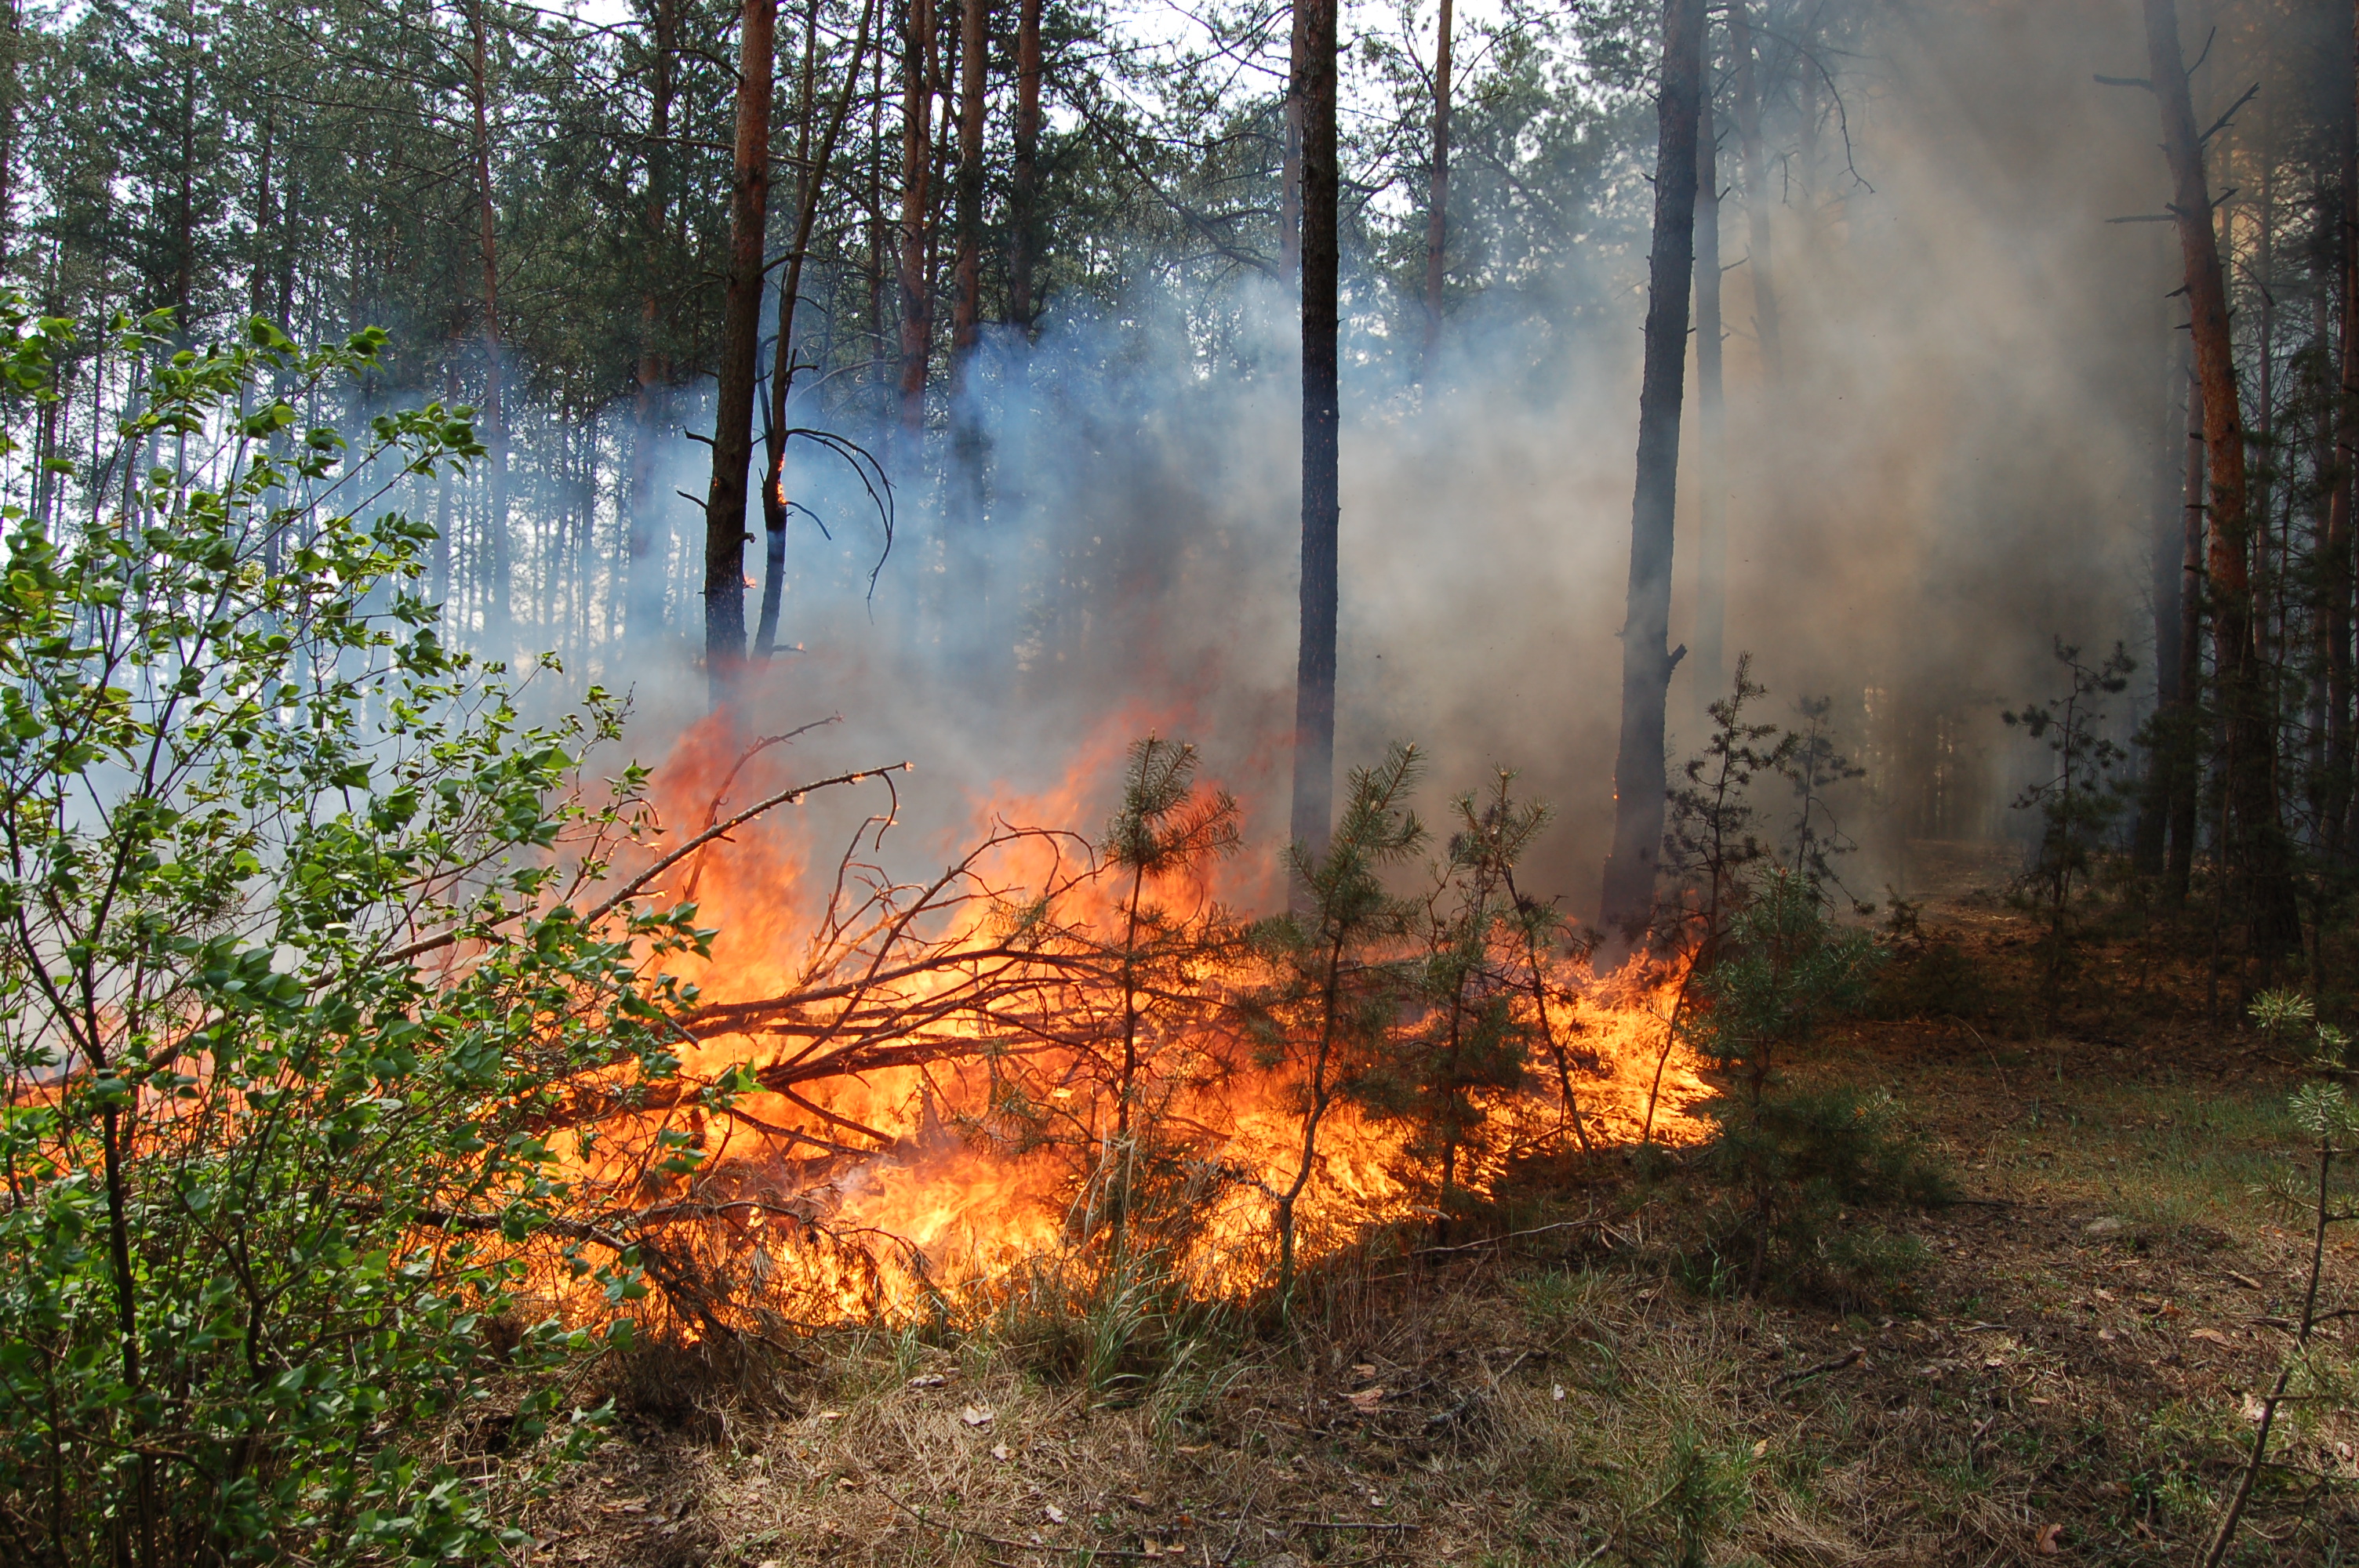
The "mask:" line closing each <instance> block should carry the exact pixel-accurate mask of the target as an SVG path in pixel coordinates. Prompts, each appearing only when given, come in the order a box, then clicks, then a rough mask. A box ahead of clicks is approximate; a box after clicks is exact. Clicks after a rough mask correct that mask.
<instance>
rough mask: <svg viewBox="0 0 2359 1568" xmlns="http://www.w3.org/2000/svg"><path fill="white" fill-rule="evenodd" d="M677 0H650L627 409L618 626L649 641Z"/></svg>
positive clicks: (656, 580)
mask: <svg viewBox="0 0 2359 1568" xmlns="http://www.w3.org/2000/svg"><path fill="white" fill-rule="evenodd" d="M650 33H651V37H650V38H649V43H650V44H651V45H652V52H653V56H654V58H653V59H651V60H650V61H649V62H648V81H647V101H648V102H647V195H646V200H645V202H644V204H643V206H642V208H641V213H642V218H641V222H642V228H643V231H644V232H643V236H642V248H641V261H640V264H639V265H641V266H642V267H643V268H645V269H646V282H645V286H644V288H643V290H642V292H641V294H640V297H639V363H638V372H637V376H636V381H637V395H636V398H635V399H634V401H633V404H632V409H631V415H632V417H631V477H630V492H629V493H630V500H629V506H630V521H629V530H630V531H629V535H628V544H627V545H626V546H625V550H626V555H627V557H628V559H627V564H626V567H625V574H626V578H627V581H626V583H625V611H624V617H623V624H624V627H625V631H626V633H627V634H628V635H630V636H632V637H635V638H636V637H646V636H647V635H649V634H650V633H654V632H655V631H657V630H658V628H659V627H660V626H661V625H662V624H663V607H664V592H663V590H664V580H663V571H662V566H663V563H662V561H661V560H660V559H659V558H658V542H659V538H660V534H661V524H662V514H661V513H660V512H659V511H658V503H657V501H656V494H655V492H656V454H657V452H658V449H659V447H660V443H661V440H662V433H663V428H664V426H665V424H666V423H667V421H668V420H669V416H670V407H669V405H670V402H671V395H670V383H671V363H670V356H669V354H667V353H666V352H665V350H664V333H663V326H664V323H663V304H662V299H661V297H660V295H659V294H658V279H660V278H661V277H662V276H664V267H663V257H664V251H665V244H664V240H665V232H666V229H667V226H668V225H667V219H666V214H667V213H668V212H669V209H670V205H671V187H670V180H671V108H672V98H673V96H674V87H673V82H672V66H673V59H674V56H675V54H676V52H677V50H678V49H679V0H655V14H654V16H653V17H652V19H651V22H650Z"/></svg>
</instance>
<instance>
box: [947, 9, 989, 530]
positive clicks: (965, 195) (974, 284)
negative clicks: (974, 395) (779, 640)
mask: <svg viewBox="0 0 2359 1568" xmlns="http://www.w3.org/2000/svg"><path fill="white" fill-rule="evenodd" d="M989 19H990V0H961V5H960V6H959V61H958V63H959V127H958V188H957V191H956V198H957V205H956V210H955V211H954V213H953V214H952V218H951V222H953V223H954V224H955V225H956V227H957V229H958V254H957V258H956V260H955V261H954V262H953V264H952V266H951V276H952V278H953V280H954V281H955V285H956V287H957V290H958V294H957V297H956V298H955V299H954V300H953V301H952V302H951V367H950V379H951V432H952V439H951V461H952V468H953V472H952V475H951V481H952V483H951V494H950V496H949V497H948V498H947V499H948V501H949V503H950V505H951V509H952V514H953V516H954V518H955V520H956V521H957V522H959V523H961V524H973V523H974V522H975V521H976V520H977V519H979V518H980V517H981V516H982V514H983V446H984V438H983V428H982V426H981V425H980V424H979V423H978V422H977V420H976V418H975V413H974V410H973V407H972V406H970V388H969V387H968V385H967V378H968V376H969V375H970V374H971V373H972V372H973V362H974V355H975V350H976V348H977V347H978V346H979V345H980V344H981V342H982V341H983V119H984V103H985V92H986V89H987V84H988V80H989V79H988V76H987V74H986V71H985V69H984V68H985V66H986V65H987V64H988V61H987V60H986V59H985V57H984V37H985V33H986V27H987V24H988V22H989Z"/></svg>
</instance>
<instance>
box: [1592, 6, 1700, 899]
mask: <svg viewBox="0 0 2359 1568" xmlns="http://www.w3.org/2000/svg"><path fill="white" fill-rule="evenodd" d="M1703 32H1704V0H1664V5H1663V70H1662V89H1661V95H1660V97H1659V98H1658V102H1657V105H1656V124H1657V125H1658V137H1659V146H1658V150H1657V154H1656V159H1655V240H1654V254H1653V255H1652V257H1651V258H1650V260H1649V264H1648V281H1649V284H1650V287H1651V289H1652V293H1651V297H1649V299H1648V300H1647V353H1646V366H1645V370H1644V372H1643V374H1642V376H1641V378H1640V384H1639V391H1638V480H1637V488H1636V494H1635V496H1634V498H1633V501H1632V503H1631V512H1630V589H1629V605H1628V611H1627V614H1626V618H1625V621H1624V622H1623V627H1622V735H1621V744H1620V747H1619V749H1618V750H1617V752H1616V753H1615V757H1614V847H1613V849H1612V851H1611V853H1610V854H1609V855H1608V856H1607V857H1606V861H1605V889H1604V897H1603V902H1602V903H1601V905H1600V914H1599V919H1600V921H1601V923H1602V924H1603V925H1605V926H1606V927H1607V928H1608V929H1609V930H1612V929H1615V928H1621V929H1635V928H1636V927H1637V926H1639V925H1644V924H1645V923H1646V922H1647V920H1648V919H1649V918H1650V917H1651V915H1652V914H1653V911H1654V902H1655V871H1656V864H1657V861H1658V860H1659V859H1660V858H1661V853H1662V841H1663V788H1664V777H1663V706H1664V699H1665V697H1666V696H1667V695H1668V691H1669V686H1670V680H1671V670H1672V667H1673V666H1674V665H1676V664H1677V663H1678V662H1679V659H1680V654H1675V653H1672V652H1671V651H1670V648H1669V642H1670V614H1671V524H1672V514H1673V511H1674V507H1675V503H1676V501H1677V496H1678V488H1679V470H1680V399H1681V395H1682V393H1683V391H1684V386H1683V384H1684V382H1685V381H1686V378H1687V354H1688V291H1689V289H1690V287H1693V284H1694V271H1695V222H1696V139H1697V136H1696V133H1697V128H1698V122H1699V119H1700V111H1701V106H1702V100H1703ZM1684 652H1685V650H1684V649H1682V650H1680V653H1684Z"/></svg>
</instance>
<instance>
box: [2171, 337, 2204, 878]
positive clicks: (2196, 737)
mask: <svg viewBox="0 0 2359 1568" xmlns="http://www.w3.org/2000/svg"><path fill="white" fill-rule="evenodd" d="M2203 478H2204V474H2203V388H2202V385H2201V383H2199V382H2197V381H2196V380H2195V379H2194V376H2193V374H2192V373H2191V371H2190V374H2189V376H2188V381H2187V473H2186V479H2185V485H2184V489H2183V491H2182V494H2183V495H2184V496H2185V498H2186V499H2185V502H2184V503H2183V504H2182V505H2181V506H2180V546H2179V548H2180V557H2179V558H2180V568H2179V643H2178V647H2179V697H2180V704H2181V707H2180V714H2179V724H2178V727H2177V729H2176V730H2174V731H2173V732H2172V734H2171V737H2170V748H2171V750H2170V758H2171V762H2170V765H2171V781H2170V850H2169V858H2168V859H2167V860H2166V861H2165V863H2164V868H2163V892H2164V894H2165V895H2166V896H2167V897H2168V898H2169V900H2170V901H2171V903H2186V902H2187V890H2188V885H2189V883H2190V881H2193V879H2194V875H2195V838H2196V832H2197V806H2198V804H2199V800H2200V797H2201V795H2202V791H2201V789H2199V788H2198V787H2197V785H2198V784H2199V783H2200V782H2201V773H2202V769H2201V761H2202V758H2201V751H2202V739H2203V734H2202V701H2203V600H2204V593H2203V569H2204V568H2203V561H2204V553H2205V550H2206V548H2207V546H2208V543H2209V542H2208V541H2207V539H2206V538H2205V536H2204V535H2205V533H2206V530H2205V527H2204V513H2205V510H2206V509H2205V506H2204V502H2203Z"/></svg>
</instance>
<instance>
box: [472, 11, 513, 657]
mask: <svg viewBox="0 0 2359 1568" xmlns="http://www.w3.org/2000/svg"><path fill="white" fill-rule="evenodd" d="M467 29H468V35H469V39H468V41H469V44H470V46H471V49H470V55H469V58H470V59H471V61H472V65H473V70H472V74H471V77H470V88H471V91H470V93H469V97H470V99H471V100H472V103H471V105H470V106H471V108H472V109H473V114H474V156H475V214H476V232H477V236H478V238H479V240H480V242H481V244H482V250H483V268H484V409H483V414H484V488H485V492H486V495H487V497H488V503H489V515H488V516H486V517H485V519H484V532H485V535H486V537H487V540H488V543H489V544H490V546H491V548H490V550H489V552H488V553H487V556H486V560H487V563H488V566H489V569H490V572H491V582H490V584H489V587H488V590H487V591H486V593H485V595H484V650H485V652H487V653H488V654H491V655H492V656H493V657H494V658H503V659H504V658H506V657H507V656H508V655H509V654H513V653H514V652H515V648H514V646H513V643H514V636H513V619H512V613H511V606H510V603H509V597H510V593H511V583H510V580H509V569H508V420H507V410H506V406H504V405H503V403H502V401H501V392H502V387H501V384H500V381H501V378H500V372H501V368H502V367H501V363H500V360H501V347H500V260H499V222H498V211H497V209H496V208H495V207H494V205H493V200H492V123H491V113H492V111H491V96H492V93H491V66H490V47H491V40H490V37H489V33H488V29H487V28H486V27H485V24H484V0H473V4H472V5H469V6H468V8H467Z"/></svg>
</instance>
